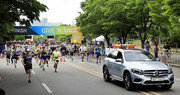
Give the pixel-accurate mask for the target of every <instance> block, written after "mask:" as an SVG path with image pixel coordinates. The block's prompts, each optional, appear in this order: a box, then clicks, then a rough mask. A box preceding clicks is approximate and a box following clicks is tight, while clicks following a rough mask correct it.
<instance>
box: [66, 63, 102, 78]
mask: <svg viewBox="0 0 180 95" xmlns="http://www.w3.org/2000/svg"><path fill="white" fill-rule="evenodd" d="M66 64H71V63H66ZM71 65H74V66H77V67H80V68H83V69H86V70H88V71H90V72H94V73H97V74H99V75H103V74H102V73H99V72H96V71H93V70H90V69H88V68H85V67H82V66H79V65H76V64H71Z"/></svg>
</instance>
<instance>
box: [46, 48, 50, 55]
mask: <svg viewBox="0 0 180 95" xmlns="http://www.w3.org/2000/svg"><path fill="white" fill-rule="evenodd" d="M46 51H47V52H48V55H49V56H50V55H51V49H50V48H48V49H46Z"/></svg>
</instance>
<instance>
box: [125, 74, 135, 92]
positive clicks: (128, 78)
mask: <svg viewBox="0 0 180 95" xmlns="http://www.w3.org/2000/svg"><path fill="white" fill-rule="evenodd" d="M124 86H125V88H126V90H129V91H132V90H134V86H135V85H134V84H133V83H132V79H131V75H130V73H129V72H126V73H125V75H124Z"/></svg>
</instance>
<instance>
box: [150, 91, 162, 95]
mask: <svg viewBox="0 0 180 95" xmlns="http://www.w3.org/2000/svg"><path fill="white" fill-rule="evenodd" d="M149 92H150V93H153V94H155V95H162V94H159V93H156V92H153V91H149Z"/></svg>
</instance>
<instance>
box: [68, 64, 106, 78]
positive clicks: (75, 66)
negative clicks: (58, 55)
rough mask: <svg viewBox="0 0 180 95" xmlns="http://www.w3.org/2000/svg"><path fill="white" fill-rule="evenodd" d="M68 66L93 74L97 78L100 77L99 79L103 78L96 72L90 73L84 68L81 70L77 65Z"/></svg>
mask: <svg viewBox="0 0 180 95" xmlns="http://www.w3.org/2000/svg"><path fill="white" fill-rule="evenodd" d="M66 64H67V63H66ZM67 65H69V66H71V67H74V68H77V69H79V70H82V71H85V72H88V73H90V74H93V75H95V76H98V77H101V78H103V76H102V75H99V74H97V73H95V72H92V71H88V70H86V69H84V68H81V67H78V66H75V65H72V64H67Z"/></svg>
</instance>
